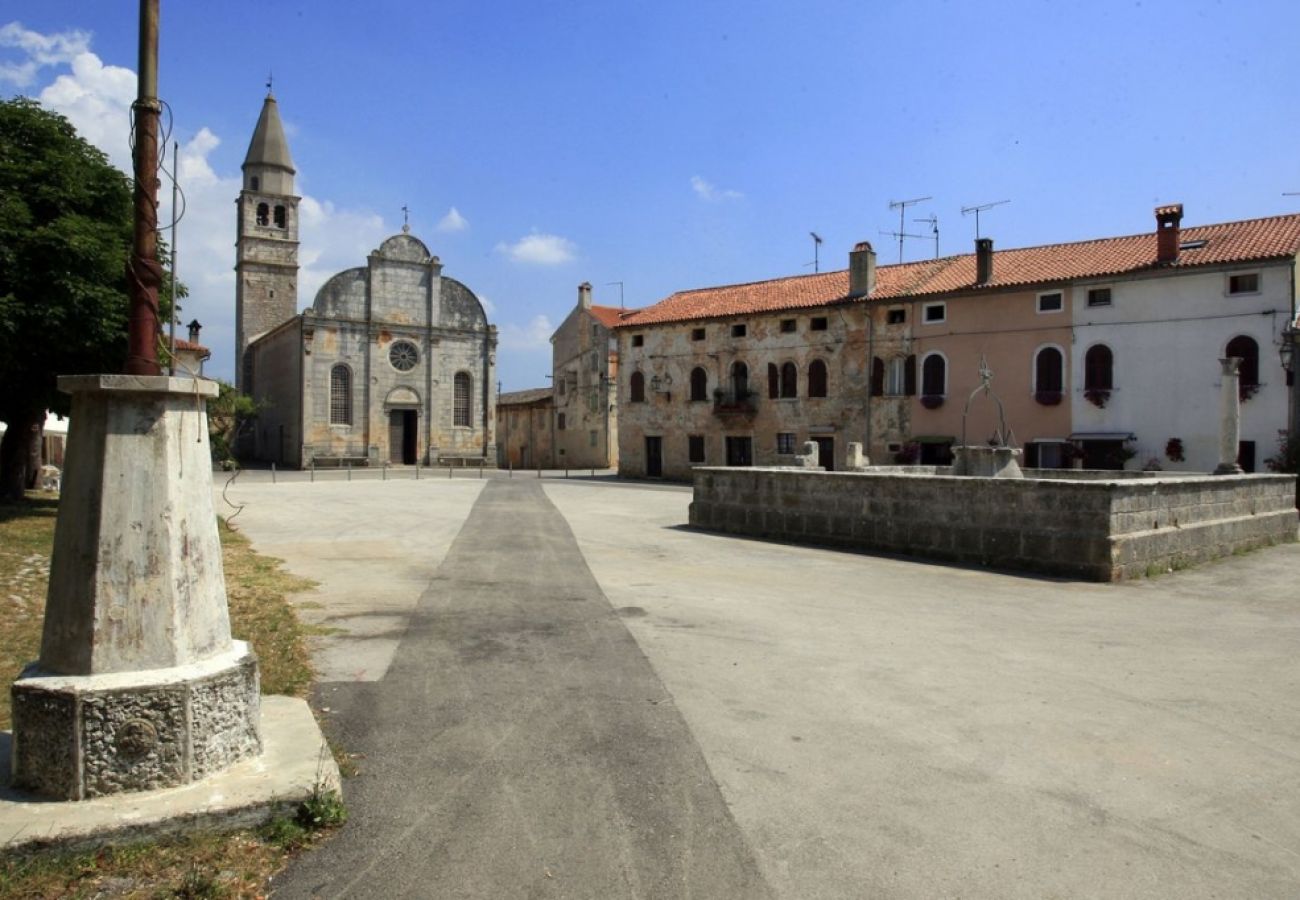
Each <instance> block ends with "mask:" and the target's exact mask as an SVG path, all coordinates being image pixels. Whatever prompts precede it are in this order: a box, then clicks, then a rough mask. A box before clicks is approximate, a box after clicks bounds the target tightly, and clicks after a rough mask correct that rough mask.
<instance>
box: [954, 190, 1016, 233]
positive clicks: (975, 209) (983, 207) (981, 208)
mask: <svg viewBox="0 0 1300 900" xmlns="http://www.w3.org/2000/svg"><path fill="white" fill-rule="evenodd" d="M1010 202H1011V201H1010V200H994V201H993V202H992V203H980V204H978V205H976V206H963V207H962V208H961V214H962V215H963V216H968V215H970V214H971V213H975V240H977V241H978V240H979V239H980V213H982V212H988V211H989V210H990V209H992V208H993V207H995V206H1001V205H1002V204H1003V203H1010Z"/></svg>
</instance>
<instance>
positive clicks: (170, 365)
mask: <svg viewBox="0 0 1300 900" xmlns="http://www.w3.org/2000/svg"><path fill="white" fill-rule="evenodd" d="M180 157H181V144H180V141H173V142H172V254H171V256H172V284H171V298H172V315H171V325H170V331H169V340H170V343H169V344H168V345H167V346H168V348H169V349H170V350H171V353H169V354H168V355H167V373H168V374H169V375H175V374H176V251H177V249H178V244H179V242H178V240H177V237H176V193H177V191H179V190H180V181H179V180H178V179H179V176H180ZM191 321H193V320H191ZM193 374H194V373H193V372H191V373H190V375H191V376H193Z"/></svg>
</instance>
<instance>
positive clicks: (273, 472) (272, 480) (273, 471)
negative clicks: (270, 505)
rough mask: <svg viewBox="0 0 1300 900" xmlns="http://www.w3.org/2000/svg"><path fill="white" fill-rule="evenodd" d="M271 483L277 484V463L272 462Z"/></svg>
mask: <svg viewBox="0 0 1300 900" xmlns="http://www.w3.org/2000/svg"><path fill="white" fill-rule="evenodd" d="M271 484H275V463H271Z"/></svg>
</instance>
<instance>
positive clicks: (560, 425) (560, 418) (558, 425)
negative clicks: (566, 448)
mask: <svg viewBox="0 0 1300 900" xmlns="http://www.w3.org/2000/svg"><path fill="white" fill-rule="evenodd" d="M555 430H556V431H563V430H564V413H560V414H559V415H557V416H556V417H555Z"/></svg>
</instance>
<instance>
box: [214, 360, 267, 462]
mask: <svg viewBox="0 0 1300 900" xmlns="http://www.w3.org/2000/svg"><path fill="white" fill-rule="evenodd" d="M217 384H218V385H220V391H221V393H219V394H218V395H217V396H216V397H213V398H212V399H211V400H209V401H208V439H209V444H210V446H211V448H212V461H213V462H215V463H220V464H221V466H222V467H223V468H227V469H229V468H232V467H234V465H235V446H236V444H238V443H239V435H240V433H241V432H242V431H243V430H244V429H245V428H246V427H247V425H248V422H249V421H250V420H251V419H252V418H254V417H255V416H256V415H257V413H258V411H259V410H260V409H261V406H260V405H259V404H258V403H257V402H256V401H255V400H254V399H253V398H252V397H250V396H248V395H247V394H241V393H240V392H239V391H238V390H236V389H235V386H234V385H232V384H227V383H226V382H224V381H218V382H217Z"/></svg>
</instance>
